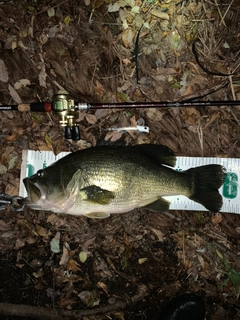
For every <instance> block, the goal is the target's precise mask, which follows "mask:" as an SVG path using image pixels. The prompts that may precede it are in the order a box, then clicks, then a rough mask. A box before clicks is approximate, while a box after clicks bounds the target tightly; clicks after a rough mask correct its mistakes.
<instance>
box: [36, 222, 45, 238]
mask: <svg viewBox="0 0 240 320" xmlns="http://www.w3.org/2000/svg"><path fill="white" fill-rule="evenodd" d="M36 232H37V234H38V236H40V237H43V238H47V237H48V232H47V230H46V229H45V228H43V227H42V226H39V225H36Z"/></svg>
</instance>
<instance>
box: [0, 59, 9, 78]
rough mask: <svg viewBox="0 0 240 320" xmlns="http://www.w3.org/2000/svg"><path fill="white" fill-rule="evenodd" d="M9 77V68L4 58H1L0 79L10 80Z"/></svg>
mask: <svg viewBox="0 0 240 320" xmlns="http://www.w3.org/2000/svg"><path fill="white" fill-rule="evenodd" d="M8 78H9V76H8V70H7V67H6V65H5V62H4V61H3V60H2V59H0V81H2V82H8Z"/></svg>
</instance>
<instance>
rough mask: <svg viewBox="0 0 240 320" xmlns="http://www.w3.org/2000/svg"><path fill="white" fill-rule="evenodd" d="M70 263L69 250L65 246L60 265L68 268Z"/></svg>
mask: <svg viewBox="0 0 240 320" xmlns="http://www.w3.org/2000/svg"><path fill="white" fill-rule="evenodd" d="M68 261H69V250H68V249H67V248H66V247H65V246H63V253H62V256H61V260H60V262H59V264H60V266H66V264H67V263H68Z"/></svg>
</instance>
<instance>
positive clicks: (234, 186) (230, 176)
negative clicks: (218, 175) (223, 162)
mask: <svg viewBox="0 0 240 320" xmlns="http://www.w3.org/2000/svg"><path fill="white" fill-rule="evenodd" d="M237 193H238V176H237V174H236V173H234V172H228V173H227V175H226V178H225V181H224V184H223V196H224V197H225V198H228V199H234V198H236V197H237Z"/></svg>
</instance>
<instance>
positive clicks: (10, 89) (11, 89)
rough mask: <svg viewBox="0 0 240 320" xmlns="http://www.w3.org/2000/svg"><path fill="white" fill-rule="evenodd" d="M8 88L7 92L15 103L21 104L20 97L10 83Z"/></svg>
mask: <svg viewBox="0 0 240 320" xmlns="http://www.w3.org/2000/svg"><path fill="white" fill-rule="evenodd" d="M8 90H9V93H10V95H11V97H12V99H13V100H14V101H15V102H16V103H17V104H21V103H22V99H21V98H20V96H19V94H18V93H17V91H16V90H15V89H14V88H13V87H12V86H11V85H10V84H8Z"/></svg>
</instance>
